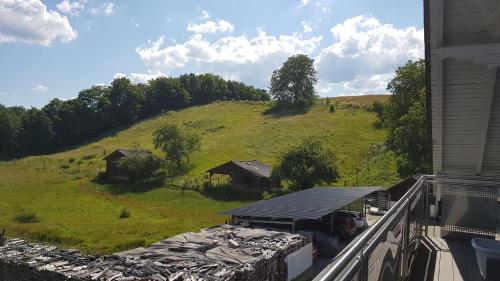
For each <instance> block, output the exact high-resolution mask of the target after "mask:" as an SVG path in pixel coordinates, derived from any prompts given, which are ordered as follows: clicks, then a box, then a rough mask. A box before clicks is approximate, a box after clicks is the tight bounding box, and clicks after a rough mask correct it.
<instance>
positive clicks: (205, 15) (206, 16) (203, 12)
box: [200, 10, 210, 20]
mask: <svg viewBox="0 0 500 281" xmlns="http://www.w3.org/2000/svg"><path fill="white" fill-rule="evenodd" d="M209 18H210V14H209V13H208V12H207V11H205V10H201V16H200V20H207V19H209Z"/></svg>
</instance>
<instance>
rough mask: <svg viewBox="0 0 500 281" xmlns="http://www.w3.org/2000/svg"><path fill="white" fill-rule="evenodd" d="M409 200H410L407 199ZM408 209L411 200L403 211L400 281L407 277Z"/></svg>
mask: <svg viewBox="0 0 500 281" xmlns="http://www.w3.org/2000/svg"><path fill="white" fill-rule="evenodd" d="M409 199H411V198H409ZM410 208H411V200H408V206H406V208H405V209H406V210H405V220H406V224H405V226H404V230H403V253H402V258H403V260H402V262H403V266H402V272H401V280H406V278H407V277H408V258H409V257H408V244H409V239H410Z"/></svg>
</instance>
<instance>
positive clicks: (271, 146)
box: [0, 97, 399, 254]
mask: <svg viewBox="0 0 500 281" xmlns="http://www.w3.org/2000/svg"><path fill="white" fill-rule="evenodd" d="M383 98H385V97H358V98H352V97H351V98H339V99H330V103H333V104H336V108H337V110H336V111H335V112H334V113H330V111H329V107H328V106H327V105H326V102H324V101H323V102H322V103H321V104H318V105H317V106H315V107H314V108H312V109H311V110H310V111H309V112H308V113H306V114H298V115H286V114H283V115H281V116H276V115H265V114H263V112H264V111H265V110H266V109H267V108H268V107H269V105H268V104H264V103H243V102H242V103H215V104H210V105H205V106H199V107H192V108H188V109H185V110H182V111H179V112H171V113H165V114H163V115H160V116H158V117H155V118H153V119H149V120H146V121H144V122H140V123H138V124H135V125H133V126H131V127H130V128H127V129H124V130H121V131H117V132H116V133H114V134H110V135H108V136H106V137H103V138H102V139H100V140H98V141H95V142H92V143H88V144H85V145H82V146H80V147H78V148H75V149H72V150H68V151H65V152H60V153H56V154H52V155H46V156H36V157H28V158H24V159H19V160H16V161H10V162H0V175H1V176H0V229H1V228H5V229H6V230H7V233H8V235H9V236H21V237H26V238H29V239H33V240H39V241H48V242H53V243H58V244H61V245H63V246H66V247H74V248H78V249H81V250H84V251H86V252H90V253H96V254H108V253H111V252H114V251H118V250H122V249H128V248H133V247H136V246H141V245H145V244H149V243H152V242H155V241H158V240H160V239H163V238H166V237H169V236H172V235H175V234H178V233H182V232H186V231H195V230H199V229H200V228H203V227H208V226H211V225H214V224H218V223H223V222H224V220H225V219H226V218H225V217H223V216H220V215H218V214H217V213H218V212H220V211H222V210H225V209H229V208H233V207H237V206H240V205H241V204H245V203H246V202H247V201H245V200H241V199H227V198H226V199H224V198H220V197H213V196H204V195H202V194H200V193H198V192H195V191H190V190H178V189H174V188H170V187H156V188H150V189H148V188H144V187H143V188H134V187H131V186H127V185H112V184H98V183H96V182H95V181H94V180H93V179H94V178H95V177H96V175H97V173H98V172H99V171H100V170H103V169H104V167H105V163H104V161H103V160H102V157H103V156H104V155H106V154H107V153H109V152H111V151H113V150H114V149H116V148H129V147H135V146H140V147H143V148H148V149H152V144H151V135H152V133H153V131H154V130H155V129H156V128H158V127H159V126H160V125H162V124H166V123H175V124H179V125H181V126H182V127H183V128H184V129H186V130H190V131H193V132H197V133H198V134H200V135H201V136H202V147H201V151H199V152H196V153H195V154H194V155H193V158H192V161H191V163H192V165H193V168H192V170H191V171H190V172H189V175H188V176H187V177H186V178H187V179H188V180H189V181H194V180H198V181H199V182H201V181H202V180H203V175H204V171H205V170H207V169H208V168H210V167H212V166H214V165H218V164H221V163H223V162H225V161H228V160H230V159H239V160H244V159H259V160H261V161H264V162H266V163H269V164H274V163H275V162H276V159H277V156H278V155H279V154H280V153H281V152H282V151H284V150H286V149H287V148H288V147H290V146H291V145H294V144H297V143H299V142H300V141H301V140H302V139H303V138H304V137H306V136H314V137H316V138H318V139H321V140H322V141H323V142H324V144H325V145H326V146H329V147H330V148H331V149H332V150H333V151H335V152H336V154H337V158H338V162H339V169H340V173H341V176H342V179H340V180H339V181H338V182H337V183H333V184H334V185H339V186H344V185H345V186H355V185H359V186H368V185H370V186H372V185H382V186H387V185H389V184H391V183H394V182H395V181H397V180H398V179H399V178H398V176H397V174H396V172H395V171H396V168H395V158H394V156H393V155H392V153H390V152H388V151H384V150H382V151H379V153H376V154H375V155H374V156H372V157H371V158H370V163H369V169H368V163H367V157H366V155H367V153H368V149H369V147H370V145H372V144H374V143H382V142H384V141H385V138H386V132H385V131H384V130H383V129H380V128H377V126H376V121H377V118H376V116H375V115H374V114H373V113H370V112H367V111H366V110H362V109H356V108H353V107H352V106H342V104H343V103H349V104H352V103H355V104H356V103H357V104H360V105H364V104H369V103H371V102H373V101H374V100H378V99H383ZM186 178H181V179H177V180H176V181H177V182H184V181H185V180H186ZM124 208H126V209H127V210H128V211H129V212H130V214H131V216H130V217H129V218H124V219H120V218H119V217H120V213H121V211H122V210H123V209H124ZM32 215H34V216H35V218H33V217H32ZM16 217H17V219H16ZM19 217H21V218H28V221H27V222H20V221H19Z"/></svg>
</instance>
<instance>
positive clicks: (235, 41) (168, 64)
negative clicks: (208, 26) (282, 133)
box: [127, 16, 424, 96]
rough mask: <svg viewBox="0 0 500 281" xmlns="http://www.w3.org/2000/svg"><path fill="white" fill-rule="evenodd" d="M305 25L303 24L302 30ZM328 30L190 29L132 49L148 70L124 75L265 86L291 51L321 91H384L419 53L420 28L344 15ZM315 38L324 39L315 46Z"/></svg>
mask: <svg viewBox="0 0 500 281" xmlns="http://www.w3.org/2000/svg"><path fill="white" fill-rule="evenodd" d="M302 24H303V25H306V26H309V24H311V27H310V28H312V27H313V26H314V25H315V24H316V23H311V22H306V21H304V22H302ZM303 27H304V26H303ZM308 30H309V29H308V28H305V29H304V32H306V31H308ZM331 34H332V37H331V38H332V39H331V40H332V41H331V42H330V43H328V42H323V41H324V40H323V39H322V37H321V36H316V37H315V36H311V37H309V38H304V37H303V34H300V33H294V34H292V35H278V36H271V35H267V34H266V33H265V32H264V30H263V29H262V28H261V27H258V28H257V35H256V36H254V37H249V36H247V35H240V36H224V37H221V38H218V39H214V40H209V39H207V38H206V37H205V36H204V35H202V34H194V35H192V36H191V37H189V38H188V39H187V40H186V41H184V42H176V41H175V40H167V39H166V38H165V37H164V36H162V37H160V38H159V39H158V40H156V41H153V42H151V41H149V42H148V44H146V45H144V46H140V47H138V48H136V50H135V51H136V53H137V54H138V55H139V57H140V58H141V59H142V61H143V62H144V63H145V64H146V66H147V67H148V69H149V71H148V73H147V74H138V73H132V74H129V75H127V77H129V78H131V79H135V81H142V82H144V81H147V80H148V79H150V78H151V77H153V76H154V73H167V74H171V73H172V72H173V71H176V70H178V73H183V72H186V71H192V72H196V73H203V72H212V73H215V74H218V75H221V76H223V77H224V78H227V79H233V80H239V81H243V82H246V83H250V84H252V85H254V86H257V87H267V86H268V85H269V79H270V77H271V74H272V71H273V70H274V69H277V68H279V67H280V66H281V65H282V63H283V62H284V61H285V60H286V59H287V58H288V57H290V56H291V55H295V54H298V53H302V54H307V55H309V56H310V57H313V58H314V59H315V66H316V69H317V71H318V78H319V82H318V86H317V90H318V92H319V93H320V94H321V95H323V96H327V95H330V96H331V95H360V94H385V93H387V90H386V85H387V83H388V82H389V81H390V80H391V79H392V77H393V75H394V71H395V69H396V68H397V67H398V66H401V65H403V64H404V63H405V62H406V61H407V60H409V59H418V58H421V57H423V54H424V39H423V38H424V37H423V30H422V29H418V28H415V27H405V28H397V27H394V26H393V25H390V24H383V23H380V22H379V21H378V20H377V19H376V18H373V17H366V16H358V17H354V18H350V19H347V20H345V21H344V22H342V23H340V24H337V25H336V26H334V27H333V28H332V29H331ZM208 38H210V37H208ZM169 42H171V43H169ZM320 43H323V44H325V43H328V44H326V45H325V46H326V47H324V48H323V49H319V45H320Z"/></svg>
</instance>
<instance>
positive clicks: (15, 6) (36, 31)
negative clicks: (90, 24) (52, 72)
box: [0, 0, 77, 46]
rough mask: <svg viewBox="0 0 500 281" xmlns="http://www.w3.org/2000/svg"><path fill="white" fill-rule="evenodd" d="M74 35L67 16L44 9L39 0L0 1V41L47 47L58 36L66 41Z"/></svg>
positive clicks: (74, 32)
mask: <svg viewBox="0 0 500 281" xmlns="http://www.w3.org/2000/svg"><path fill="white" fill-rule="evenodd" d="M76 37H77V32H76V31H75V30H73V28H72V27H71V24H70V23H69V20H68V18H67V17H65V16H62V15H61V14H59V13H58V12H56V11H53V10H47V7H46V6H45V5H44V4H43V3H42V2H41V1H40V0H27V1H22V0H3V1H0V44H2V43H15V42H18V43H27V44H39V45H42V46H50V45H51V44H52V41H54V40H56V39H59V40H60V41H62V42H64V43H67V42H70V41H72V40H74V39H75V38H76Z"/></svg>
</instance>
